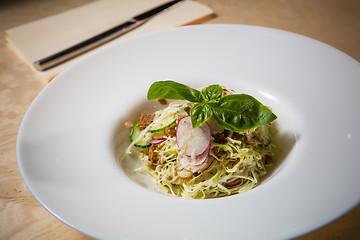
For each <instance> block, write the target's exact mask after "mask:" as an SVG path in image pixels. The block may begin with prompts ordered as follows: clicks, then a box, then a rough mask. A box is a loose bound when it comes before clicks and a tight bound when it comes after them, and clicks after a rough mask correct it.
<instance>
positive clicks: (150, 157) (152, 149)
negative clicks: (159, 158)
mask: <svg viewBox="0 0 360 240" xmlns="http://www.w3.org/2000/svg"><path fill="white" fill-rule="evenodd" d="M154 150H155V147H154V146H152V145H151V146H150V147H149V154H148V156H149V161H150V162H154V159H153V158H154Z"/></svg>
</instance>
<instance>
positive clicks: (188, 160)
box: [179, 147, 210, 167]
mask: <svg viewBox="0 0 360 240" xmlns="http://www.w3.org/2000/svg"><path fill="white" fill-rule="evenodd" d="M209 152H210V147H209V148H208V149H207V150H206V151H205V152H204V153H202V154H200V155H199V156H196V157H189V156H186V155H181V156H180V157H179V159H180V160H179V163H180V164H181V165H182V166H187V165H192V166H194V167H196V166H200V165H201V164H204V163H205V161H206V160H207V158H208V156H209Z"/></svg>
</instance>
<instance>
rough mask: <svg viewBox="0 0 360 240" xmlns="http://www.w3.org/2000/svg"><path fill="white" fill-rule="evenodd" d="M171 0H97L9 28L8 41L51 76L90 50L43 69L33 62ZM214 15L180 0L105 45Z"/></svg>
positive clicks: (198, 6)
mask: <svg viewBox="0 0 360 240" xmlns="http://www.w3.org/2000/svg"><path fill="white" fill-rule="evenodd" d="M168 1H169V0H136V1H134V0H103V1H96V2H93V3H90V4H87V5H84V6H81V7H78V8H75V9H72V10H69V11H66V12H63V13H60V14H57V15H54V16H51V17H47V18H44V19H40V20H37V21H34V22H30V23H27V24H24V25H21V26H18V27H15V28H12V29H9V30H7V31H6V40H7V44H8V46H9V47H10V48H11V49H12V50H13V51H14V52H15V53H17V54H18V55H19V56H20V57H21V58H22V59H23V60H24V61H25V62H26V63H27V64H29V65H30V66H31V68H32V69H33V70H34V71H36V72H37V73H38V74H39V75H41V76H44V77H45V79H49V78H52V77H53V76H55V75H56V74H58V73H59V72H60V71H62V70H63V69H64V68H66V67H67V66H69V65H70V64H72V63H74V62H75V61H76V60H78V59H79V58H82V57H84V56H86V55H87V54H88V53H85V54H83V55H81V56H79V57H77V58H74V59H72V60H69V61H67V62H65V63H63V64H61V65H58V66H56V67H53V68H51V69H49V70H46V71H43V72H40V71H37V70H35V69H34V68H33V66H32V63H33V62H34V61H36V60H39V59H41V58H44V57H47V56H49V55H51V54H54V53H56V52H58V51H61V50H63V49H65V48H67V47H70V46H72V45H74V44H76V43H78V42H81V41H83V40H85V39H87V38H89V37H91V36H94V35H96V34H98V33H101V32H103V31H105V30H107V29H109V28H111V27H114V26H116V25H118V24H120V23H122V22H124V21H126V20H128V19H130V18H132V17H133V16H136V15H137V14H140V13H142V12H144V11H147V10H149V9H151V8H154V7H156V6H158V5H160V4H162V3H165V2H168ZM212 15H213V11H212V9H210V8H209V7H207V6H205V5H203V4H201V3H198V2H195V1H190V0H187V1H184V2H180V3H178V4H177V5H175V6H173V7H172V8H170V9H168V10H166V11H164V12H163V13H161V14H159V15H157V16H155V17H153V18H152V19H151V20H150V21H148V22H147V23H145V24H143V25H141V26H140V27H138V28H136V29H135V30H133V31H131V32H129V33H127V34H125V35H123V36H120V37H118V38H117V39H115V40H113V41H111V42H109V43H107V44H105V45H109V44H113V43H114V42H117V41H120V40H122V39H125V38H129V37H133V36H135V35H139V34H143V33H147V32H151V31H156V30H161V29H166V28H172V27H177V26H182V25H188V24H194V23H198V22H200V21H202V20H205V19H207V18H209V17H211V16H212ZM105 45H103V46H105ZM103 46H101V47H103ZM99 48H100V47H99Z"/></svg>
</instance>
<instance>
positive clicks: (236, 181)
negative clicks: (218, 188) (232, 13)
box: [225, 178, 244, 188]
mask: <svg viewBox="0 0 360 240" xmlns="http://www.w3.org/2000/svg"><path fill="white" fill-rule="evenodd" d="M243 180H244V179H242V178H239V179H237V180H235V181H232V182H230V183H226V184H225V187H227V188H233V187H236V186H237V185H239V184H240V183H242V182H243Z"/></svg>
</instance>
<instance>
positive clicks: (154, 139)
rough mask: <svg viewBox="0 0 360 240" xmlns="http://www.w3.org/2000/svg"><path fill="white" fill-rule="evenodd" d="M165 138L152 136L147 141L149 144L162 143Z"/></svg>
mask: <svg viewBox="0 0 360 240" xmlns="http://www.w3.org/2000/svg"><path fill="white" fill-rule="evenodd" d="M165 140H166V138H153V139H151V140H149V141H148V143H150V144H151V145H156V144H160V143H162V142H163V141H165Z"/></svg>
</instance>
